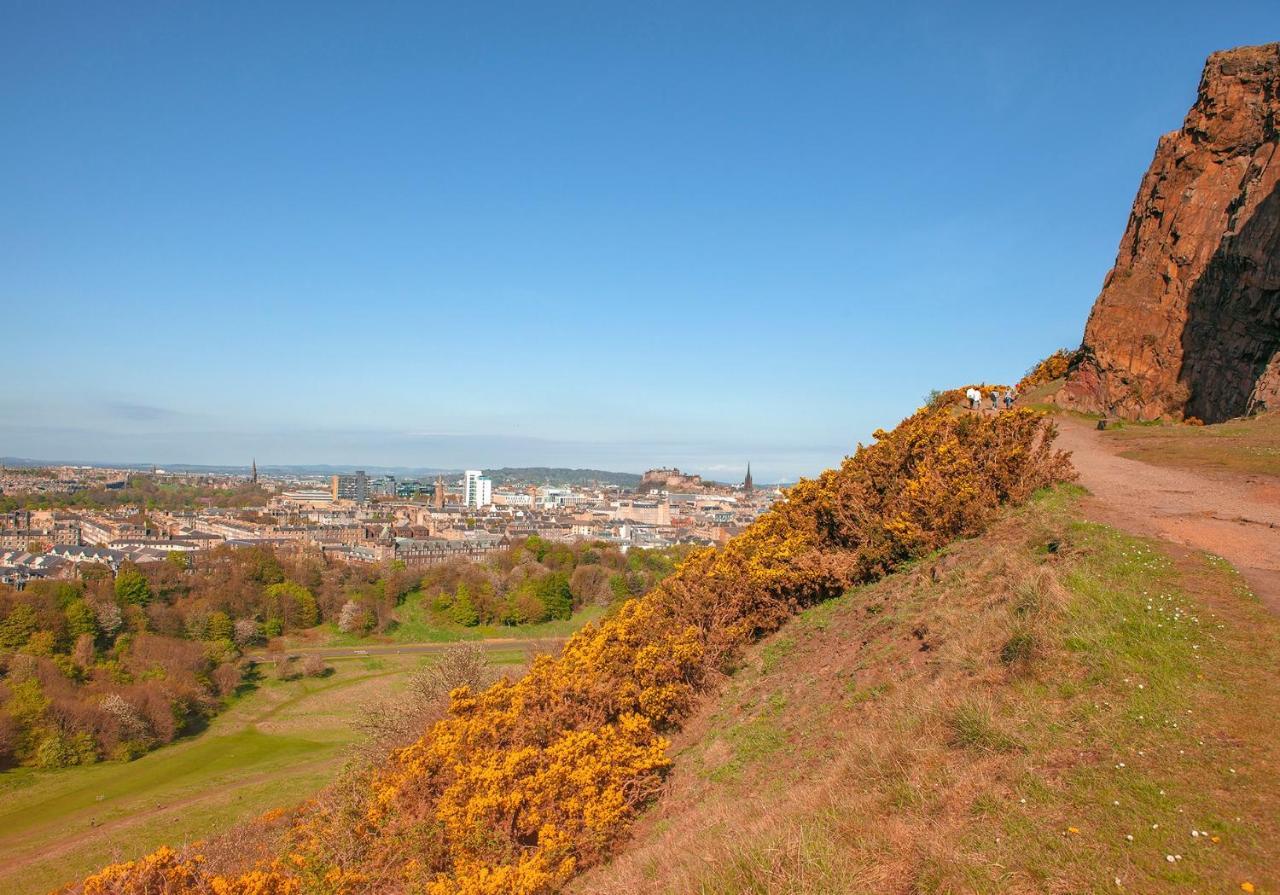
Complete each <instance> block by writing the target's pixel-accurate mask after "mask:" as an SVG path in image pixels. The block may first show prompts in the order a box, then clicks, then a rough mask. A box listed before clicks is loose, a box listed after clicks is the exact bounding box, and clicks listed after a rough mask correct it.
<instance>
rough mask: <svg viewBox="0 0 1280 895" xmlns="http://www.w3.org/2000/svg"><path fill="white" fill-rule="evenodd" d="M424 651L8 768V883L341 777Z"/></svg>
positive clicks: (54, 879) (4, 823)
mask: <svg viewBox="0 0 1280 895" xmlns="http://www.w3.org/2000/svg"><path fill="white" fill-rule="evenodd" d="M494 658H495V660H497V661H507V660H514V661H520V659H521V658H522V656H519V655H517V654H513V655H512V656H502V657H494ZM423 661H429V657H398V656H397V657H382V658H379V659H378V660H376V661H373V660H358V661H352V662H342V663H335V665H334V667H335V672H334V674H332V675H330V676H329V677H326V678H318V679H317V678H303V679H300V680H295V681H288V682H280V681H275V680H267V681H263V682H262V683H261V684H260V685H259V686H258V687H257V689H255V690H252V691H251V692H249V693H247V694H246V695H244V696H242V697H240V698H238V699H237V700H235V701H234V702H233V704H232V705H231V706H230V707H228V709H227V710H226V711H224V712H223V713H222V714H221V715H219V716H218V717H216V718H214V719H213V721H212V722H211V723H210V725H209V728H208V729H207V730H205V731H204V732H203V733H201V734H199V735H198V736H194V737H191V738H188V739H185V740H180V741H178V742H177V743H175V744H172V745H169V746H164V747H162V748H160V749H157V750H156V751H154V752H151V753H149V754H147V755H145V756H143V757H141V758H139V759H137V760H136V761H133V762H130V763H121V762H105V763H101V764H97V765H91V766H88V767H76V768H67V769H64V770H59V771H40V770H36V769H32V768H19V769H16V770H13V771H9V772H6V773H3V774H0V891H2V892H5V893H13V895H21V893H37V892H46V891H48V890H49V889H51V888H53V887H54V886H56V885H59V884H61V883H63V882H66V881H68V880H70V879H74V878H76V877H79V876H82V875H84V874H85V873H88V872H90V871H92V870H93V869H95V868H97V867H100V866H102V865H103V864H105V863H108V862H110V861H112V860H116V859H122V858H129V857H136V856H137V855H139V854H143V853H145V852H147V851H149V850H151V849H153V848H155V847H156V846H159V845H161V844H163V843H169V844H179V843H181V842H184V841H191V840H194V839H199V838H202V837H205V836H207V835H209V834H210V833H212V832H214V831H216V830H218V829H220V828H222V827H224V826H226V825H228V824H230V823H233V822H235V821H237V820H240V819H244V818H247V817H252V816H255V815H257V814H260V813H262V812H263V811H266V810H268V809H271V808H274V807H283V806H288V805H291V804H294V803H296V802H298V801H300V800H302V799H304V798H306V797H307V796H308V795H310V794H311V793H313V792H315V791H316V790H317V789H319V788H320V787H322V786H323V785H325V784H326V783H328V782H329V781H330V780H332V779H333V777H334V774H335V773H336V771H337V769H338V767H339V766H340V764H341V763H342V761H343V758H344V755H345V753H346V747H347V746H348V745H349V744H350V743H351V742H353V740H354V738H355V736H356V734H355V731H354V730H353V729H352V725H351V722H352V720H353V719H354V718H355V717H356V715H357V713H358V711H359V707H360V706H361V705H362V704H364V703H365V702H367V701H369V700H371V699H375V698H379V697H385V696H386V695H388V694H390V693H393V692H394V691H395V689H396V687H398V686H400V685H401V684H402V682H403V681H404V678H405V674H406V672H408V671H410V670H412V669H414V668H417V667H420V665H421V664H422V663H423Z"/></svg>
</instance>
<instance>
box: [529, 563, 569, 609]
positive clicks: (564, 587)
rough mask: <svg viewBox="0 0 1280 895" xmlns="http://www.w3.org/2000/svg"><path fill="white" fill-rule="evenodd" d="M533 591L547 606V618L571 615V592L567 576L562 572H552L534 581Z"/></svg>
mask: <svg viewBox="0 0 1280 895" xmlns="http://www.w3.org/2000/svg"><path fill="white" fill-rule="evenodd" d="M534 592H535V593H536V594H537V595H538V599H540V600H541V601H542V605H543V606H545V607H546V608H547V617H548V618H568V617H569V616H571V615H573V593H572V592H571V591H570V590H569V576H568V575H566V574H565V573H564V572H552V573H551V574H550V575H544V576H543V577H541V578H539V579H538V580H537V581H535V582H534Z"/></svg>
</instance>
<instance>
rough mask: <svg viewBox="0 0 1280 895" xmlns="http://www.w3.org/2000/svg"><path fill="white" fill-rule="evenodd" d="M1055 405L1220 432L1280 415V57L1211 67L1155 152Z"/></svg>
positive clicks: (1213, 62)
mask: <svg viewBox="0 0 1280 895" xmlns="http://www.w3.org/2000/svg"><path fill="white" fill-rule="evenodd" d="M1082 348H1083V349H1084V350H1083V351H1082V353H1081V355H1080V359H1079V360H1078V362H1077V364H1076V366H1075V369H1073V371H1072V373H1071V374H1070V376H1069V377H1068V380H1067V384H1066V386H1065V387H1064V388H1063V390H1062V392H1061V394H1060V395H1059V397H1058V400H1059V403H1061V404H1064V405H1066V406H1069V407H1074V408H1077V409H1081V410H1092V411H1100V412H1103V413H1108V414H1115V415H1118V416H1123V417H1127V418H1130V419H1155V418H1158V417H1161V416H1172V417H1182V416H1195V417H1199V418H1200V419H1202V420H1204V421H1205V422H1218V421H1221V420H1224V419H1228V418H1230V417H1233V416H1239V415H1242V414H1246V413H1252V412H1256V411H1260V410H1266V409H1272V410H1275V409H1280V43H1276V44H1267V45H1266V46H1261V47H1241V48H1239V49H1235V50H1227V51H1225V52H1221V53H1214V54H1213V55H1212V56H1210V57H1209V61H1208V62H1207V63H1206V65H1205V69H1204V75H1203V76H1202V77H1201V79H1200V91H1199V96H1198V97H1197V98H1196V102H1195V105H1194V106H1192V107H1191V111H1190V112H1189V113H1188V114H1187V119H1186V121H1185V122H1184V124H1183V125H1182V129H1181V130H1178V131H1175V132H1174V133H1171V134H1166V135H1165V136H1163V137H1161V138H1160V142H1159V144H1158V146H1157V147H1156V154H1155V159H1154V160H1153V161H1152V163H1151V167H1150V168H1149V169H1148V171H1147V174H1146V176H1145V177H1143V179H1142V185H1141V187H1140V188H1139V189H1138V197H1137V199H1136V200H1134V203H1133V211H1132V212H1131V213H1130V215H1129V225H1128V227H1127V228H1126V229H1125V234H1124V239H1123V240H1121V243H1120V251H1119V253H1118V255H1117V257H1116V264H1115V267H1113V268H1112V269H1111V272H1110V273H1108V274H1107V278H1106V281H1105V282H1104V284H1103V287H1102V294H1101V295H1099V296H1098V300H1097V302H1096V303H1095V304H1094V306H1093V311H1092V313H1091V314H1090V315H1089V323H1088V325H1087V326H1086V327H1085V334H1084V344H1083V346H1082Z"/></svg>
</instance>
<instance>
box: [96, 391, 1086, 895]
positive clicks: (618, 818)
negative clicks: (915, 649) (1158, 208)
mask: <svg viewBox="0 0 1280 895" xmlns="http://www.w3.org/2000/svg"><path fill="white" fill-rule="evenodd" d="M1053 434H1054V433H1053V426H1052V423H1050V422H1049V421H1047V420H1046V419H1044V418H1043V417H1041V416H1039V415H1037V414H1035V413H1033V412H1031V411H1029V410H1014V411H1010V412H1005V413H1000V414H987V415H977V414H961V413H957V412H955V410H954V409H953V408H951V407H950V406H947V405H945V404H944V405H942V406H934V407H932V408H928V409H923V410H921V411H919V412H917V413H916V414H915V415H914V416H912V417H910V418H908V419H906V420H904V421H903V422H902V423H901V424H900V425H899V426H898V427H897V428H896V429H895V430H893V431H892V432H883V431H881V432H877V433H876V441H875V443H874V444H872V445H870V446H867V447H862V446H860V447H859V448H858V450H857V451H856V452H855V453H854V454H853V455H852V456H851V457H848V458H846V460H845V461H844V463H843V464H842V465H841V467H840V468H839V469H835V470H829V471H827V472H825V473H823V474H822V475H820V476H819V477H818V478H816V479H813V480H805V481H801V482H800V483H798V484H797V485H795V486H794V487H792V488H791V489H789V490H788V492H787V494H786V497H785V499H783V500H780V501H779V502H778V503H776V504H775V505H774V506H773V507H772V508H771V509H770V510H768V511H767V512H766V513H764V514H763V515H762V516H761V517H760V519H759V520H757V521H756V522H755V523H754V524H753V525H752V526H751V527H750V528H748V529H747V530H746V531H745V532H743V533H742V534H741V535H739V536H738V537H736V538H734V539H733V540H731V541H730V542H729V543H728V544H727V545H726V546H725V547H723V548H722V549H719V550H701V551H698V552H695V553H693V554H692V555H690V556H689V557H688V558H687V559H686V560H685V561H684V563H683V564H682V565H681V566H680V568H679V570H678V571H677V572H676V573H675V574H674V575H672V576H671V577H669V578H667V579H665V580H664V581H663V582H662V583H661V584H659V585H658V586H657V587H656V588H654V589H653V590H652V591H650V592H649V593H648V594H646V595H645V596H643V597H641V598H638V599H634V600H631V601H628V602H627V603H625V604H623V605H622V607H621V608H620V610H619V611H618V612H617V613H616V614H615V615H614V616H613V617H612V618H610V619H608V620H606V621H604V622H602V623H600V624H594V625H588V626H587V627H585V628H583V629H582V630H581V631H580V632H579V633H578V634H576V635H575V636H574V637H573V638H572V639H570V641H569V642H568V643H567V644H566V646H565V647H564V649H563V651H562V652H561V654H560V655H559V656H558V657H555V658H552V657H550V656H541V657H539V658H538V659H536V660H535V661H534V662H533V664H532V666H531V667H530V669H529V671H528V673H527V674H525V675H524V677H522V678H521V679H519V680H517V681H514V682H512V681H509V680H505V679H504V680H502V681H499V682H498V683H496V684H494V685H492V686H491V687H488V688H487V689H485V690H483V691H482V692H472V691H471V690H470V689H468V688H466V687H463V688H460V689H458V690H455V691H454V692H453V693H452V694H451V704H450V708H449V711H448V714H447V715H446V716H445V717H444V718H443V719H441V720H439V721H438V722H436V723H435V724H434V725H433V726H432V727H431V728H430V729H429V730H427V731H426V732H425V733H424V734H423V736H422V737H421V738H420V739H419V740H417V741H416V742H414V743H412V744H411V745H409V746H408V747H406V748H403V749H400V750H397V751H395V752H393V753H392V754H391V755H390V757H389V759H388V760H387V761H386V762H385V763H384V764H382V765H381V766H379V767H378V768H377V769H375V770H374V771H373V772H372V773H371V774H370V775H369V777H368V781H367V786H364V787H363V788H362V789H361V792H360V795H359V797H358V799H357V803H356V804H354V805H352V804H350V803H343V804H342V805H340V806H338V807H335V803H333V802H332V801H330V802H325V801H324V800H317V801H316V802H314V803H312V804H311V805H308V806H304V807H303V808H302V809H300V810H299V811H298V812H297V813H296V815H295V817H294V820H293V822H292V824H291V826H290V827H289V829H288V831H287V833H286V834H285V835H284V839H283V842H282V845H281V849H280V851H281V852H282V854H283V856H282V857H278V858H275V859H270V860H264V861H259V863H258V866H255V867H254V868H253V870H252V871H251V872H249V873H247V874H245V875H243V876H241V877H238V878H234V879H228V878H224V877H221V876H218V877H214V876H211V875H210V874H208V873H206V872H205V871H203V870H202V869H201V866H200V863H199V861H198V860H196V859H195V858H191V859H188V860H185V861H182V860H178V859H177V856H176V855H175V854H174V853H173V852H169V851H167V850H161V851H160V852H157V853H155V854H154V855H152V856H149V857H148V858H144V859H143V860H141V861H139V862H133V863H130V864H121V865H115V866H113V867H110V868H107V869H106V870H104V871H103V872H102V873H100V874H97V875H96V876H94V877H91V878H90V879H89V880H86V881H85V882H84V884H83V886H82V889H81V890H82V891H84V892H85V893H90V892H92V893H108V892H110V893H120V895H132V893H143V892H166V893H185V892H201V893H204V892H213V893H219V895H221V893H224V892H225V893H250V892H261V893H264V895H265V893H281V895H283V893H292V892H300V893H310V892H325V893H357V892H385V891H413V892H427V893H430V895H446V893H449V895H452V893H466V895H498V893H503V895H507V893H523V895H536V893H546V892H551V891H554V890H556V889H558V888H559V887H561V886H562V885H563V884H564V883H565V882H566V881H567V880H568V879H569V878H570V877H572V876H573V875H574V874H575V873H577V872H579V871H580V870H582V869H583V868H585V867H587V866H590V865H592V864H594V863H597V862H599V861H600V860H602V859H603V857H604V856H605V855H606V854H607V853H608V851H609V849H610V847H611V846H612V845H613V844H614V843H616V842H617V841H618V839H619V837H621V836H622V835H624V833H625V832H626V830H627V828H628V825H629V823H630V822H631V821H632V820H633V819H634V817H635V815H636V812H637V811H638V810H639V809H640V808H641V807H642V806H643V805H644V804H645V803H646V802H647V801H649V800H651V799H652V798H654V796H655V795H656V794H657V792H658V791H659V788H660V786H661V783H662V779H663V775H664V772H665V771H666V770H667V768H668V767H669V764H670V759H669V758H668V757H667V747H668V742H667V739H666V737H665V735H666V734H668V733H670V732H671V731H674V730H676V729H678V728H679V726H680V724H681V723H682V721H683V720H684V719H685V718H686V717H688V715H689V713H690V712H691V710H692V709H693V707H694V704H695V701H696V700H697V698H698V696H699V694H700V693H702V692H704V691H705V690H706V689H707V688H709V687H710V686H712V685H713V683H714V681H715V679H716V676H717V675H719V674H720V673H722V672H723V671H724V670H725V669H727V667H728V666H729V664H730V663H731V661H732V659H733V657H734V655H735V654H736V653H737V652H738V651H739V650H740V649H741V648H742V647H743V646H745V645H746V644H748V643H749V642H751V641H752V640H754V639H757V638H759V637H761V636H763V635H764V634H767V633H769V632H771V631H773V630H775V629H777V628H778V627H779V626H781V625H782V624H783V623H784V622H785V621H786V619H787V618H789V617H790V616H791V615H793V614H794V613H795V612H797V611H798V610H799V609H801V608H803V607H804V606H806V605H809V604H812V603H814V602H817V601H820V600H824V599H827V598H829V597H832V596H835V595H837V594H839V593H841V592H843V591H844V590H846V589H848V588H849V587H851V586H853V585H855V584H859V583H862V582H866V581H870V580H874V579H876V578H878V577H880V576H883V575H885V574H887V573H888V572H890V571H891V570H893V569H894V568H896V567H897V566H899V565H900V564H901V563H903V562H904V561H906V560H909V559H911V558H913V557H917V556H920V555H922V554H924V553H927V552H930V551H932V550H935V549H937V548H939V547H941V546H943V545H944V544H946V543H947V542H949V541H951V540H953V539H955V538H957V537H961V536H966V535H972V534H975V533H977V532H979V531H980V530H981V529H982V528H983V526H985V525H986V524H987V522H988V521H989V520H990V519H991V517H992V515H993V513H994V512H995V511H996V510H997V509H998V508H999V507H1000V506H1001V505H1003V504H1009V503H1017V502H1019V501H1022V500H1024V499H1026V498H1027V497H1028V496H1029V495H1030V494H1031V492H1032V491H1033V490H1035V489H1037V488H1039V487H1042V486H1044V485H1048V484H1051V483H1053V482H1055V481H1058V480H1061V479H1065V478H1067V477H1069V475H1070V467H1069V464H1068V462H1067V459H1066V457H1065V456H1064V455H1063V454H1061V453H1058V452H1056V451H1054V450H1053V449H1052V447H1051V442H1052V438H1053ZM158 878H163V880H164V883H163V885H158V884H156V882H155V880H156V879H158ZM291 887H292V888H291Z"/></svg>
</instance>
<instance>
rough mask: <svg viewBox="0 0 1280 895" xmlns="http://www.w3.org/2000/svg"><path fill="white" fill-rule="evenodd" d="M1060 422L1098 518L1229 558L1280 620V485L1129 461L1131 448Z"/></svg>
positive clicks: (1087, 426)
mask: <svg viewBox="0 0 1280 895" xmlns="http://www.w3.org/2000/svg"><path fill="white" fill-rule="evenodd" d="M1057 422H1058V426H1059V428H1060V429H1061V434H1060V435H1059V438H1058V444H1059V446H1060V447H1062V448H1064V449H1065V450H1069V451H1071V454H1072V456H1071V460H1072V463H1074V464H1075V467H1076V469H1077V470H1078V471H1079V473H1080V484H1081V485H1083V486H1084V487H1086V488H1088V489H1089V491H1090V492H1091V494H1092V496H1091V497H1090V498H1088V499H1087V500H1086V501H1085V502H1084V508H1085V511H1086V513H1087V514H1088V515H1089V516H1090V517H1091V518H1094V519H1097V520H1098V521H1101V522H1106V523H1108V524H1110V525H1114V526H1116V527H1117V528H1121V529H1125V530H1127V531H1130V532H1133V533H1135V534H1142V535H1147V536H1152V537H1158V538H1162V539H1164V540H1168V541H1172V542H1173V543H1176V544H1181V545H1183V546H1186V547H1191V548H1194V549H1197V550H1205V551H1208V552H1210V553H1214V554H1216V555H1218V556H1221V557H1223V558H1224V559H1226V560H1228V561H1229V562H1230V563H1231V564H1232V565H1233V566H1235V567H1236V568H1237V569H1238V570H1239V571H1240V574H1241V575H1243V576H1244V579H1245V581H1247V582H1248V583H1249V586H1250V587H1251V588H1252V589H1253V591H1254V593H1256V594H1257V595H1258V597H1259V598H1261V599H1262V601H1263V602H1264V603H1265V604H1266V605H1267V606H1268V607H1269V608H1270V609H1271V610H1272V611H1273V612H1275V613H1277V614H1280V482H1277V480H1276V479H1274V478H1272V477H1270V476H1264V475H1250V474H1242V473H1232V472H1211V471H1196V470H1190V469H1174V468H1170V467H1167V466H1153V465H1151V464H1149V463H1143V462H1142V461H1140V460H1131V459H1126V458H1125V457H1121V456H1119V451H1120V450H1123V449H1124V447H1125V445H1124V444H1112V443H1110V442H1108V441H1107V440H1106V439H1105V438H1104V437H1103V436H1102V434H1101V433H1100V432H1098V431H1097V429H1096V428H1095V427H1094V424H1093V423H1091V422H1085V421H1082V420H1078V419H1074V418H1071V417H1066V416H1061V417H1059V418H1058V420H1057Z"/></svg>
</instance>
